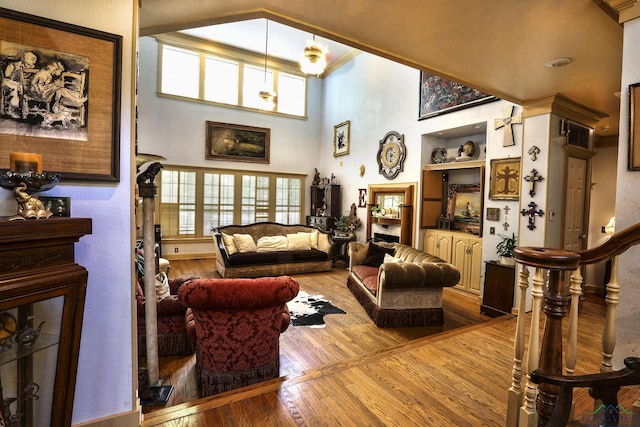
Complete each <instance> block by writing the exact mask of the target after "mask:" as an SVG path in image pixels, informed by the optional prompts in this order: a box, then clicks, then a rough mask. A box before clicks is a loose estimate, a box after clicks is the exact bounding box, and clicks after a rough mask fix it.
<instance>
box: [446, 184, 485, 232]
mask: <svg viewBox="0 0 640 427" xmlns="http://www.w3.org/2000/svg"><path fill="white" fill-rule="evenodd" d="M482 202H483V201H482V191H481V188H480V184H449V187H448V188H447V214H448V215H449V218H451V229H452V230H461V231H466V232H469V233H472V234H480V227H481V224H482Z"/></svg>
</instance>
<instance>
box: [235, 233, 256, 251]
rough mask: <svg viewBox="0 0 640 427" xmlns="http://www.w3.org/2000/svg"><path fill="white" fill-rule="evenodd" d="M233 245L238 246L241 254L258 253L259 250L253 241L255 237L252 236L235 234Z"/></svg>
mask: <svg viewBox="0 0 640 427" xmlns="http://www.w3.org/2000/svg"><path fill="white" fill-rule="evenodd" d="M233 243H235V244H236V247H237V248H238V252H240V253H241V254H243V253H247V252H256V250H257V249H258V248H257V247H256V243H255V242H254V241H253V237H251V234H234V235H233Z"/></svg>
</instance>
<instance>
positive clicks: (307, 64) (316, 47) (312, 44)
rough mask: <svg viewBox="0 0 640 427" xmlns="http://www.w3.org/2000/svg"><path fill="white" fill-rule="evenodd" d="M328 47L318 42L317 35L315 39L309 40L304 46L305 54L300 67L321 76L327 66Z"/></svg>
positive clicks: (303, 70) (307, 72) (304, 70)
mask: <svg viewBox="0 0 640 427" xmlns="http://www.w3.org/2000/svg"><path fill="white" fill-rule="evenodd" d="M327 52H328V49H327V48H326V47H325V46H322V45H321V44H319V43H316V35H315V34H314V35H313V40H308V41H307V47H305V48H304V52H303V56H302V58H301V59H300V69H301V70H302V72H303V73H305V74H314V75H316V76H319V75H320V74H322V73H323V72H324V69H325V68H326V67H327Z"/></svg>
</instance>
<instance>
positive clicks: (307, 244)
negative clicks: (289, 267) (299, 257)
mask: <svg viewBox="0 0 640 427" xmlns="http://www.w3.org/2000/svg"><path fill="white" fill-rule="evenodd" d="M287 239H289V250H290V251H308V250H309V249H311V241H310V239H309V236H308V235H304V234H287Z"/></svg>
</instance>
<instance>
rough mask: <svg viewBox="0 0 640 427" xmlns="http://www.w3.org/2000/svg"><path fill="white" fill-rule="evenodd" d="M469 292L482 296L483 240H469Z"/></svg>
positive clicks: (473, 238)
mask: <svg viewBox="0 0 640 427" xmlns="http://www.w3.org/2000/svg"><path fill="white" fill-rule="evenodd" d="M468 252H469V283H468V284H469V287H468V290H469V292H473V293H474V294H478V295H480V283H482V279H481V276H482V239H480V238H477V237H470V238H469V251H468Z"/></svg>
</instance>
